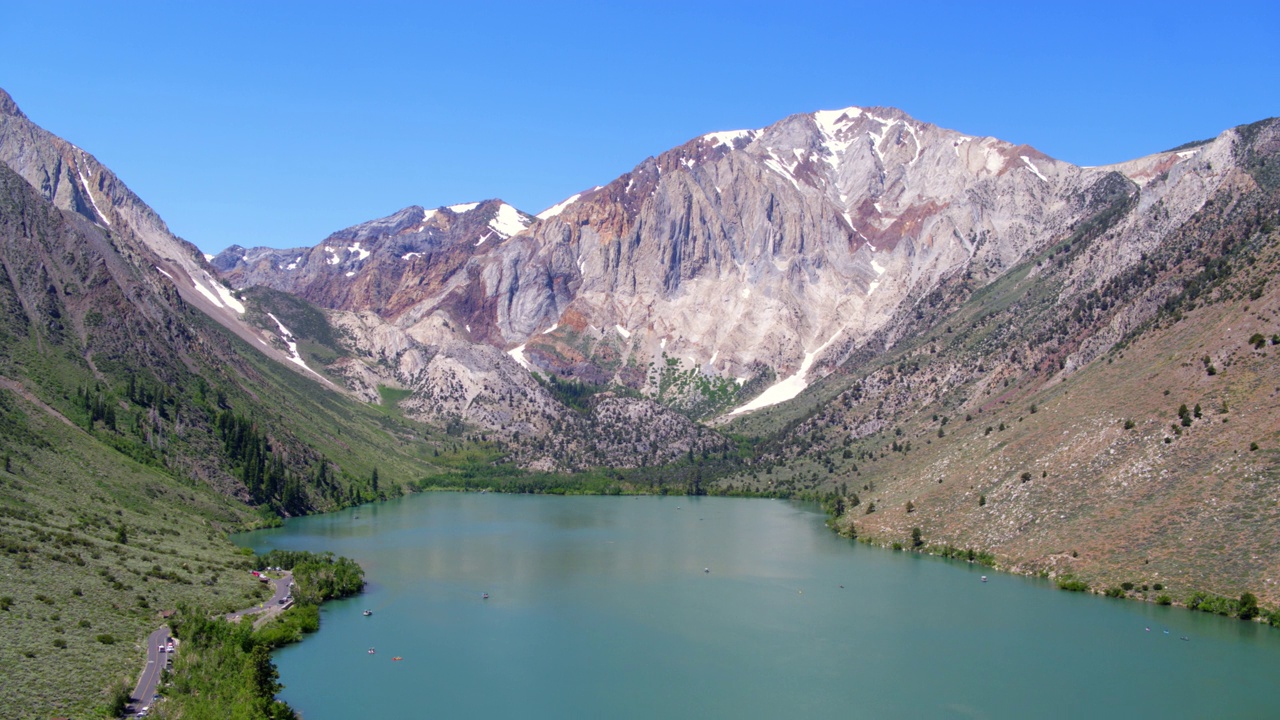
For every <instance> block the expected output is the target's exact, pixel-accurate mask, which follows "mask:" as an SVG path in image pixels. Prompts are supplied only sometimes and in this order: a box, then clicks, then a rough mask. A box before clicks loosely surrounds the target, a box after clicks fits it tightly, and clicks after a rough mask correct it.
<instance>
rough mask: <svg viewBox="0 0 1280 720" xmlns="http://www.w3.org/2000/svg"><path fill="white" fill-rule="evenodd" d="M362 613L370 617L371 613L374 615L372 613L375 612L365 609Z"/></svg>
mask: <svg viewBox="0 0 1280 720" xmlns="http://www.w3.org/2000/svg"><path fill="white" fill-rule="evenodd" d="M360 614H361V615H364V616H365V617H369V616H370V615H372V614H373V611H372V610H365V611H364V612H362V613H360Z"/></svg>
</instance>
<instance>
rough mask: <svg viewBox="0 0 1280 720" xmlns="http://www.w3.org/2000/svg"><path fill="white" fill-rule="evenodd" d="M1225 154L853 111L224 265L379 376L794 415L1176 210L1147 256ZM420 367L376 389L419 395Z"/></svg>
mask: <svg viewBox="0 0 1280 720" xmlns="http://www.w3.org/2000/svg"><path fill="white" fill-rule="evenodd" d="M1220 146H1221V143H1217V144H1214V143H1210V144H1209V145H1206V146H1204V147H1201V148H1197V149H1191V150H1186V151H1180V152H1170V153H1162V154H1160V155H1157V156H1153V157H1151V158H1144V159H1142V160H1139V161H1134V162H1132V163H1127V164H1124V165H1119V166H1114V167H1103V168H1078V167H1075V166H1072V165H1070V164H1067V163H1063V162H1059V161H1056V160H1053V159H1052V158H1049V157H1047V156H1045V155H1044V154H1043V153H1040V152H1038V151H1036V150H1035V149H1034V148H1031V147H1027V146H1014V145H1011V144H1009V143H1005V142H1002V141H999V140H996V139H993V138H975V137H971V136H967V135H962V134H960V133H956V132H954V131H950V130H945V129H942V128H938V127H935V126H932V125H929V124H927V123H922V122H919V121H917V120H914V119H913V118H911V117H909V116H907V115H906V114H904V113H902V112H900V111H897V110H893V109H886V108H867V109H863V108H847V109H845V110H838V111H830V112H817V113H812V114H807V115H794V116H791V117H789V118H786V119H784V120H782V121H780V122H778V123H776V124H774V125H772V126H770V127H768V128H764V129H762V130H743V131H735V132H718V133H711V134H709V135H704V136H701V137H698V138H695V139H693V140H691V141H690V142H688V143H686V144H684V145H682V146H680V147H678V148H674V149H672V150H670V151H668V152H666V153H663V154H662V155H660V156H658V157H657V158H650V159H648V160H646V161H645V162H643V163H641V164H640V165H639V166H637V167H636V168H635V169H633V170H632V171H631V172H629V173H626V174H624V175H622V176H621V177H619V178H616V179H615V180H613V181H612V182H610V183H609V184H607V185H605V186H602V187H597V188H594V189H592V190H588V191H586V192H583V193H579V194H577V195H574V196H573V197H571V198H569V199H568V200H566V201H565V202H563V203H560V204H558V205H557V206H555V207H553V208H551V209H549V210H547V211H544V212H543V213H540V214H539V215H538V216H537V217H536V219H534V218H532V217H530V216H529V215H526V214H523V213H520V212H519V211H516V210H514V209H510V210H507V208H510V206H508V205H505V204H503V203H501V202H500V201H488V202H486V203H482V204H478V205H476V204H472V205H467V206H455V207H454V208H453V209H448V208H441V209H438V210H435V211H424V210H422V209H421V208H416V207H415V208H406V209H405V210H402V211H400V212H399V213H397V214H395V215H393V216H391V217H388V218H384V219H382V220H377V221H374V222H372V223H366V224H364V225H360V226H356V227H354V228H351V229H349V230H344V231H342V232H340V233H337V234H335V235H334V236H332V237H331V238H329V239H327V240H325V241H324V242H323V243H322V244H320V245H317V246H316V247H314V248H311V249H310V250H306V251H303V250H298V251H275V250H268V249H255V250H251V251H249V250H244V249H242V248H231V249H229V250H227V251H225V252H224V253H223V254H222V255H220V256H219V257H218V258H215V260H214V265H215V267H217V268H218V269H219V271H220V272H221V274H222V277H224V278H225V279H227V280H228V281H229V282H231V283H232V286H233V287H247V286H251V285H266V286H269V287H272V288H276V289H279V290H284V291H288V292H295V293H298V294H299V295H301V296H303V297H305V298H307V299H308V300H311V301H313V302H315V303H317V304H318V305H320V306H322V307H324V308H327V309H329V310H332V311H339V312H341V313H354V314H358V315H360V316H361V318H362V320H361V322H360V323H359V325H358V326H356V324H354V323H352V322H351V321H350V320H345V321H342V322H345V323H346V326H347V327H348V328H349V329H350V330H351V334H352V337H353V338H354V342H355V343H356V344H357V345H361V346H364V347H365V348H366V352H368V353H370V354H373V355H374V356H381V357H384V358H386V359H388V360H389V361H394V360H395V356H396V355H397V354H398V353H399V352H401V348H400V347H393V348H386V347H383V345H384V343H383V342H382V341H381V340H375V339H373V337H372V336H374V335H378V334H386V333H393V334H396V332H395V331H405V332H407V334H408V335H409V336H410V338H408V339H405V340H404V342H406V343H408V342H412V341H414V340H416V341H417V342H419V343H425V344H433V343H438V342H441V340H440V336H441V335H442V334H445V335H448V336H449V337H451V338H453V339H456V340H460V341H463V342H466V343H468V344H470V345H473V346H480V345H483V346H488V347H493V348H496V349H499V350H504V351H506V352H507V353H508V354H510V355H511V357H512V358H513V359H514V360H515V361H516V362H517V363H519V364H523V365H525V366H527V367H529V368H532V369H535V370H540V371H543V372H549V373H553V374H555V375H557V376H560V377H562V378H571V379H574V380H576V381H580V382H583V383H587V384H591V385H595V386H601V387H608V386H611V385H612V386H617V387H623V388H627V389H629V390H631V391H634V392H637V393H639V394H641V395H643V396H645V397H648V398H651V399H653V400H655V401H657V402H659V403H660V404H662V405H665V406H667V407H670V408H672V409H675V410H677V411H679V412H681V413H683V414H685V415H687V416H688V417H690V418H694V419H712V418H716V417H723V416H725V415H726V414H728V415H729V416H733V415H734V414H738V413H741V412H745V411H749V410H753V409H756V408H758V407H766V406H768V405H770V404H774V403H776V402H779V401H781V400H785V399H789V398H791V397H794V396H795V395H796V394H797V393H799V392H800V391H801V390H802V389H803V388H804V387H805V386H806V385H808V384H809V383H810V382H812V381H813V380H814V379H816V378H817V377H820V376H821V375H822V374H824V373H826V372H829V371H830V370H831V369H833V368H835V367H837V366H838V365H840V363H842V362H843V361H845V360H847V359H848V358H849V357H851V356H852V355H853V354H854V353H856V352H857V351H858V350H859V349H861V348H863V347H865V346H866V344H867V343H868V342H870V341H871V339H872V338H879V339H878V340H877V342H880V343H882V344H892V342H894V341H895V340H897V339H899V338H901V337H903V336H904V335H905V332H904V330H903V326H902V324H901V322H900V321H899V319H898V318H899V317H900V316H901V315H902V313H903V312H904V311H906V310H907V309H909V308H917V307H918V306H919V305H920V304H921V303H922V302H924V301H925V299H926V298H927V297H929V296H930V294H931V293H934V292H936V291H938V290H939V289H940V288H943V287H945V286H947V285H948V284H951V283H955V282H959V281H963V282H966V283H970V284H972V285H974V286H978V287H980V286H982V285H984V284H986V283H988V282H990V281H992V280H994V279H996V278H999V277H1001V276H1002V275H1003V274H1004V273H1005V272H1006V271H1007V270H1008V269H1009V268H1011V267H1013V266H1015V265H1017V264H1018V263H1020V262H1022V261H1023V260H1025V259H1026V258H1027V257H1030V256H1032V255H1033V254H1034V253H1036V252H1038V251H1040V250H1042V249H1043V248H1045V247H1048V246H1049V245H1050V244H1052V243H1053V242H1056V241H1057V240H1059V239H1061V238H1062V237H1065V236H1066V235H1068V234H1070V233H1071V232H1072V231H1073V230H1074V229H1075V228H1077V227H1079V226H1081V225H1082V224H1087V223H1089V222H1091V221H1093V220H1094V219H1096V218H1098V217H1099V216H1101V215H1103V214H1107V213H1113V212H1115V208H1116V207H1117V205H1118V204H1127V203H1130V202H1131V201H1132V200H1133V198H1134V197H1135V196H1136V194H1137V193H1138V190H1139V187H1140V185H1141V186H1142V187H1143V188H1144V190H1145V192H1146V194H1147V196H1149V197H1156V198H1161V197H1165V196H1166V195H1167V196H1168V199H1169V203H1168V204H1169V206H1170V209H1171V211H1172V212H1173V214H1172V215H1170V216H1169V217H1168V218H1163V219H1161V221H1160V222H1159V224H1158V225H1157V226H1150V227H1145V228H1131V229H1130V230H1129V232H1131V233H1133V236H1132V237H1131V238H1128V239H1126V241H1125V242H1122V243H1120V246H1122V247H1123V248H1124V252H1126V253H1129V255H1128V258H1130V259H1131V258H1132V257H1136V255H1134V254H1133V252H1132V250H1133V249H1135V248H1137V254H1140V253H1141V252H1142V249H1141V248H1142V247H1145V246H1148V245H1150V244H1151V243H1152V242H1153V240H1152V238H1158V237H1159V234H1160V233H1162V232H1165V231H1167V230H1168V229H1169V228H1172V227H1176V226H1177V225H1178V223H1180V222H1182V221H1183V220H1185V219H1186V217H1187V215H1188V214H1189V213H1190V212H1192V211H1194V209H1195V208H1196V207H1198V206H1199V204H1201V203H1203V202H1204V201H1205V199H1206V198H1207V197H1208V196H1209V194H1210V193H1211V192H1212V191H1213V189H1214V187H1216V185H1217V184H1218V183H1220V182H1221V178H1222V177H1223V173H1222V171H1221V169H1220V170H1219V171H1213V170H1203V168H1205V167H1208V166H1209V165H1210V164H1211V163H1212V162H1213V159H1215V158H1217V156H1218V155H1220V154H1221V147H1220ZM1218 159H1220V158H1218ZM1192 167H1199V168H1201V171H1196V172H1192V173H1188V172H1187V169H1188V168H1192ZM459 208H466V209H467V211H466V212H463V213H458V212H457V210H458V209H459ZM500 211H501V212H509V213H510V217H511V218H513V221H512V222H510V223H508V224H507V225H506V228H507V229H506V230H505V231H502V232H499V231H497V230H494V227H495V224H496V223H497V222H498V220H497V217H498V215H499V213H500ZM488 238H493V239H492V240H491V241H489V242H486V240H487V239H488ZM1117 269H1118V268H1117ZM393 329H394V330H393ZM397 337H398V338H399V335H398V334H397ZM416 369H417V368H416V366H411V369H410V370H409V371H408V372H405V371H403V370H401V371H399V372H398V373H397V377H396V378H391V377H389V376H388V377H386V378H385V379H386V381H388V382H390V381H393V380H395V381H398V382H400V383H401V384H403V385H404V386H405V387H410V388H414V389H418V386H415V385H414V383H413V381H412V378H411V377H410V375H411V374H412V372H413V371H414V370H416ZM452 410H454V411H456V410H457V408H456V407H455V408H452ZM735 411H736V412H735ZM424 417H425V415H424ZM463 417H464V419H466V420H468V421H472V422H477V423H479V424H481V425H484V426H486V427H489V428H490V429H493V430H499V429H500V426H501V423H495V422H493V421H491V420H489V419H486V418H484V417H482V416H480V415H477V414H474V413H469V412H466V411H465V410H463ZM526 430H528V428H526Z"/></svg>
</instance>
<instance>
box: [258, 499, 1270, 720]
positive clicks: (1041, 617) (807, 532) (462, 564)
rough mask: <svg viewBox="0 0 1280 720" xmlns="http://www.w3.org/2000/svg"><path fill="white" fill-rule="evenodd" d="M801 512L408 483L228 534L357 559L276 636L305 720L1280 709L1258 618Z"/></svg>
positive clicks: (292, 696)
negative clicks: (962, 553) (1113, 592)
mask: <svg viewBox="0 0 1280 720" xmlns="http://www.w3.org/2000/svg"><path fill="white" fill-rule="evenodd" d="M823 520H824V517H823V516H822V515H821V514H819V513H818V512H816V508H811V507H808V506H804V505H798V504H793V503H787V502H783V501H773V500H746V499H730V498H691V497H674V496H672V497H542V496H525V495H494V494H463V493H427V494H422V495H414V496H410V497H407V498H403V499H400V500H396V501H392V502H388V503H382V504H379V505H373V506H364V507H360V508H356V509H352V510H346V511H342V512H338V513H333V514H329V515H322V516H317V517H307V518H301V519H297V520H290V521H288V522H287V523H286V525H285V526H284V527H283V528H278V529H274V530H265V531H259V532H255V533H249V534H245V535H240V536H237V538H236V541H237V542H239V543H240V544H242V545H247V546H249V547H252V548H254V549H255V550H258V551H262V552H265V551H266V550H269V549H271V548H277V547H279V548H288V549H297V550H313V551H325V550H329V551H333V552H334V553H337V554H339V555H347V556H349V557H352V558H355V559H356V560H358V561H359V562H360V564H361V565H363V566H364V568H365V570H366V579H367V580H368V581H369V586H368V588H367V589H366V591H365V593H364V594H363V595H361V596H359V597H357V598H353V599H349V600H344V601H339V602H334V603H328V604H326V605H325V606H324V608H323V610H322V620H321V623H322V625H321V629H320V632H318V633H316V634H315V635H312V636H310V637H309V638H308V639H307V640H305V641H304V642H302V643H300V644H297V645H293V646H290V647H287V648H284V649H283V650H281V651H279V652H277V653H276V656H275V657H276V662H277V665H278V666H279V668H280V674H281V680H282V682H283V683H284V685H285V689H284V691H283V692H282V693H281V697H282V698H283V699H285V700H287V701H288V702H289V703H290V704H292V705H293V706H294V707H295V708H296V709H297V710H299V711H300V712H301V714H302V716H303V717H304V718H306V720H336V719H338V718H342V719H346V718H356V717H407V718H420V717H438V718H468V717H486V716H488V717H508V718H606V717H607V718H719V717H737V718H791V717H833V718H834V717H853V718H1080V717H1091V718H1109V717H1115V718H1121V717H1123V718H1133V717H1165V718H1275V717H1280V630H1276V629H1272V628H1267V627H1263V626H1260V625H1256V624H1252V623H1244V622H1240V621H1238V620H1230V619H1225V618H1218V617H1213V616H1208V615H1204V614H1200V613H1192V612H1188V611H1185V610H1178V609H1172V608H1161V607H1156V606H1153V605H1148V604H1144V603H1137V602H1126V601H1119V600H1110V599H1106V598H1102V597H1099V596H1091V595H1084V594H1079V593H1068V592H1062V591H1059V590H1056V589H1054V588H1053V587H1052V586H1051V585H1050V583H1049V582H1047V581H1043V580H1037V579H1029V578H1022V577H1014V576H1009V575H1003V574H1000V573H996V572H992V571H991V570H988V569H986V568H982V567H979V566H970V565H968V564H965V563H959V562H953V561H946V560H940V559H936V558H931V557H921V556H916V555H912V554H909V553H901V552H897V553H895V552H891V551H887V550H882V549H878V548H873V547H868V546H864V545H858V544H857V543H854V542H852V541H849V540H846V539H843V538H840V537H838V536H836V535H835V534H834V533H832V532H831V531H829V530H828V529H827V528H826V527H824V525H823ZM983 574H986V575H987V576H988V578H989V581H988V582H985V583H984V582H981V580H980V578H981V576H982V575H983ZM486 592H487V593H488V594H489V598H488V599H484V598H483V597H482V595H483V593H486ZM366 608H367V609H370V610H372V611H373V615H372V616H370V617H364V616H363V615H362V613H361V611H362V610H364V609H366ZM1183 637H1186V638H1187V639H1186V640H1182V638H1183ZM370 647H373V648H375V649H376V651H377V652H376V654H372V655H371V654H369V653H368V652H367V651H368V649H369V648H370ZM396 656H399V657H401V658H403V659H402V660H400V661H394V660H392V658H393V657H396Z"/></svg>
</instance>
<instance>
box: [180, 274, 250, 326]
mask: <svg viewBox="0 0 1280 720" xmlns="http://www.w3.org/2000/svg"><path fill="white" fill-rule="evenodd" d="M200 273H201V274H202V275H203V276H204V278H203V279H204V280H205V281H206V282H208V283H209V286H208V287H206V286H205V284H204V283H202V282H200V280H199V279H197V278H195V277H192V278H191V285H192V286H193V287H194V288H195V290H196V292H198V293H200V294H201V295H203V296H205V297H206V298H208V300H209V302H211V303H213V304H214V305H215V306H217V307H227V308H231V309H232V310H235V311H236V312H237V313H240V314H241V315H243V314H244V304H243V303H241V302H240V301H239V300H237V299H236V297H235V295H232V294H231V291H230V290H228V289H227V288H226V286H224V285H223V284H222V283H220V282H218V281H217V280H214V279H213V276H212V275H210V274H209V273H207V272H204V271H203V270H201V271H200ZM210 287H211V288H213V289H212V290H210V289H209V288H210Z"/></svg>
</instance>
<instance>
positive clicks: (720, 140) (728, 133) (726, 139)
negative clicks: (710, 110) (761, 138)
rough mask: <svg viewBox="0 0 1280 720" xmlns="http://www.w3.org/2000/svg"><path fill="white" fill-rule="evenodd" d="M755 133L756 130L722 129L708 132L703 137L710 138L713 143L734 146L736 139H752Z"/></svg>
mask: <svg viewBox="0 0 1280 720" xmlns="http://www.w3.org/2000/svg"><path fill="white" fill-rule="evenodd" d="M755 135H756V131H755V130H721V131H720V132H713V133H707V134H706V135H703V136H702V138H703V139H704V140H710V141H711V144H712V145H716V144H720V145H725V146H727V147H730V148H732V147H733V143H734V142H735V141H737V140H739V139H741V138H747V139H748V140H751V139H753V138H755Z"/></svg>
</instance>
